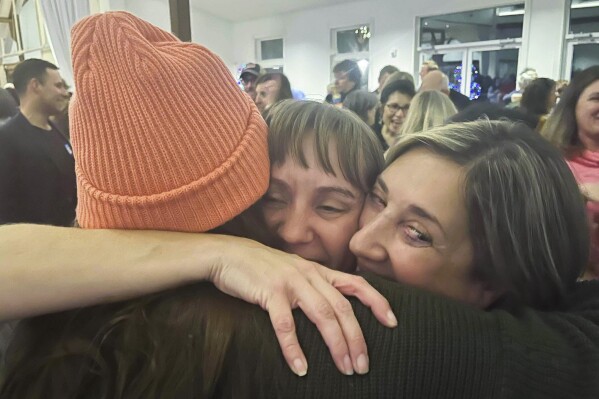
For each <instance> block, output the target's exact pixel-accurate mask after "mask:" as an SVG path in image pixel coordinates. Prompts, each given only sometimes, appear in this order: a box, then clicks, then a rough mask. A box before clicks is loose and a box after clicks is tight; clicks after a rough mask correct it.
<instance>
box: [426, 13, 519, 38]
mask: <svg viewBox="0 0 599 399" xmlns="http://www.w3.org/2000/svg"><path fill="white" fill-rule="evenodd" d="M523 25H524V4H521V5H516V6H509V7H495V8H486V9H482V10H474V11H468V12H460V13H454V14H446V15H438V16H434V17H426V18H421V19H420V45H421V46H423V45H426V44H428V45H443V44H450V43H470V42H480V41H487V40H501V39H513V38H521V37H522V29H523Z"/></svg>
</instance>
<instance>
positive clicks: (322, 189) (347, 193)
mask: <svg viewBox="0 0 599 399" xmlns="http://www.w3.org/2000/svg"><path fill="white" fill-rule="evenodd" d="M316 192H317V193H318V194H319V195H326V194H330V193H337V194H341V195H343V196H344V197H347V198H350V199H352V200H355V199H356V196H355V195H354V193H352V192H351V191H349V190H348V189H346V188H343V187H339V186H325V187H319V188H317V189H316Z"/></svg>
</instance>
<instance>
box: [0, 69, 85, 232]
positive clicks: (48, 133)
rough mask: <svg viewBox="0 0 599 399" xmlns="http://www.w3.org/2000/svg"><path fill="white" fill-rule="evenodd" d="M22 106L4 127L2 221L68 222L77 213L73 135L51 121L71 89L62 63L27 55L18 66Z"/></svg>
mask: <svg viewBox="0 0 599 399" xmlns="http://www.w3.org/2000/svg"><path fill="white" fill-rule="evenodd" d="M13 82H14V85H15V89H16V91H17V93H18V94H19V98H20V100H21V108H20V112H19V113H18V114H17V115H16V116H14V117H13V118H12V119H11V120H9V121H8V122H7V123H6V124H5V125H4V126H2V128H0V224H5V223H25V222H26V223H38V224H52V225H57V226H70V225H71V224H72V223H73V220H74V218H75V206H76V203H77V200H76V199H77V191H76V184H75V161H74V158H73V151H72V149H71V145H70V143H69V141H68V140H67V139H66V138H65V137H64V136H63V135H62V133H60V132H59V131H58V129H56V127H55V126H53V125H52V123H51V122H50V121H49V118H50V116H52V115H58V114H60V112H62V111H63V110H64V108H65V107H66V105H67V101H68V96H69V95H68V92H67V90H66V87H65V84H64V81H63V80H62V78H61V76H60V73H59V72H58V68H57V67H56V66H55V65H53V64H51V63H49V62H47V61H44V60H40V59H28V60H25V61H23V62H22V63H20V64H19V65H18V66H17V67H16V68H15V71H14V74H13Z"/></svg>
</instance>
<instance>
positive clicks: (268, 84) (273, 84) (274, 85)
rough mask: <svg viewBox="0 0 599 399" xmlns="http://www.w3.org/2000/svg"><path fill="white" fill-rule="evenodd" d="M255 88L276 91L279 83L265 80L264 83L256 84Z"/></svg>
mask: <svg viewBox="0 0 599 399" xmlns="http://www.w3.org/2000/svg"><path fill="white" fill-rule="evenodd" d="M256 87H257V89H258V90H266V91H270V90H273V89H277V88H278V87H279V83H278V82H277V81H276V80H267V81H266V82H264V83H260V84H258V85H257V86H256Z"/></svg>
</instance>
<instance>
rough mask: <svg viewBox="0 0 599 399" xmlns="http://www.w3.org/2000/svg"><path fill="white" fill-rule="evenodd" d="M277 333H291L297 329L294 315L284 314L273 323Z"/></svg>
mask: <svg viewBox="0 0 599 399" xmlns="http://www.w3.org/2000/svg"><path fill="white" fill-rule="evenodd" d="M273 326H274V328H275V332H276V333H277V334H289V333H292V332H293V331H294V330H295V323H294V321H293V317H292V316H283V317H280V318H278V319H277V320H275V322H274V323H273Z"/></svg>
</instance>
